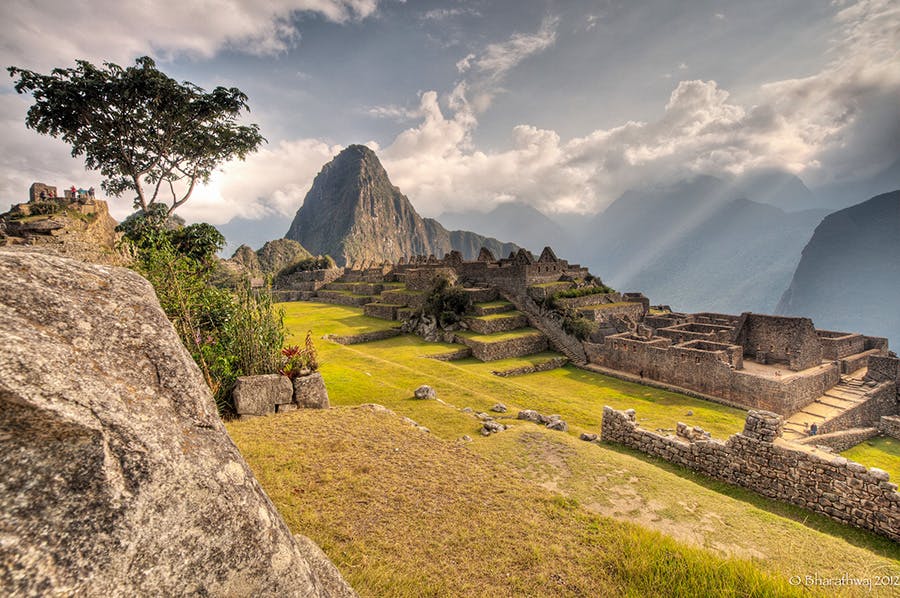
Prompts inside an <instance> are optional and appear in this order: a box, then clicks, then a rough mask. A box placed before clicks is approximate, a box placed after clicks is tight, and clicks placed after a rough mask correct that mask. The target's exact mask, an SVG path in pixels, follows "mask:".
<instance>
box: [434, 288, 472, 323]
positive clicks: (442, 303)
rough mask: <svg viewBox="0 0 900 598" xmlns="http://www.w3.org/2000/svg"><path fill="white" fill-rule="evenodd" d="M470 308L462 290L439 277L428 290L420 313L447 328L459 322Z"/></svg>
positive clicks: (467, 298) (470, 304)
mask: <svg viewBox="0 0 900 598" xmlns="http://www.w3.org/2000/svg"><path fill="white" fill-rule="evenodd" d="M471 306H472V303H471V301H470V299H469V296H468V295H467V294H466V293H465V291H463V290H462V288H460V287H458V286H453V285H451V284H450V281H449V280H447V279H446V278H443V277H441V278H438V279H437V280H435V282H434V284H433V285H432V286H431V289H429V291H428V296H427V297H426V298H425V305H424V306H423V307H422V311H423V313H425V314H428V315H430V316H433V317H434V318H436V319H437V321H438V322H439V323H440V324H441V325H442V326H448V325H450V324H455V323H456V322H459V321H460V319H461V318H462V316H463V314H465V313H466V312H467V311H468V310H469V308H470V307H471Z"/></svg>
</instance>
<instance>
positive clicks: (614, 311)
mask: <svg viewBox="0 0 900 598" xmlns="http://www.w3.org/2000/svg"><path fill="white" fill-rule="evenodd" d="M578 313H579V314H581V315H582V316H584V317H585V318H587V319H588V320H591V321H592V322H608V321H609V320H610V318H630V319H631V320H632V321H633V322H638V321H640V319H641V316H643V315H644V306H643V305H641V304H640V303H636V302H631V301H620V302H617V303H604V304H601V305H596V306H585V307H581V308H579V309H578Z"/></svg>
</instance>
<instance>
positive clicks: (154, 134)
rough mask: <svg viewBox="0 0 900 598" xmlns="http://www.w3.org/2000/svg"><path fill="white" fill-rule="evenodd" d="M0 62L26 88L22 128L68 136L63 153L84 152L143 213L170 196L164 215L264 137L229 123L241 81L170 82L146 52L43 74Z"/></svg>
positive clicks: (108, 185) (253, 128) (114, 191)
mask: <svg viewBox="0 0 900 598" xmlns="http://www.w3.org/2000/svg"><path fill="white" fill-rule="evenodd" d="M7 70H8V71H9V74H10V76H11V77H18V81H17V82H16V85H15V88H16V91H17V92H18V93H30V94H31V95H32V96H33V97H34V100H35V103H34V104H33V105H32V106H31V108H30V109H29V110H28V116H27V117H26V119H25V124H26V125H27V126H28V128H30V129H34V130H35V131H37V132H39V133H42V134H45V135H51V136H53V137H57V138H60V139H62V140H63V141H65V142H66V143H68V144H69V145H71V146H72V156H73V157H77V156H84V160H85V165H86V166H87V167H88V168H90V169H93V170H99V171H100V173H101V174H102V175H103V176H104V177H106V178H105V180H104V181H103V184H102V187H103V189H104V190H105V191H106V192H107V193H108V194H109V195H113V196H116V197H118V196H121V195H122V194H123V193H125V192H126V191H133V192H135V193H136V194H137V196H136V197H135V199H134V207H135V209H140V210H142V211H143V212H144V213H149V212H150V210H149V208H150V206H152V205H154V204H163V203H166V202H167V201H168V198H169V196H171V204H170V205H169V207H168V210H167V211H168V214H171V213H172V212H174V211H175V209H176V208H178V207H179V206H180V205H182V204H183V203H184V202H186V201H187V200H188V198H189V197H190V195H191V193H192V192H193V191H194V187H195V186H196V184H197V183H199V182H207V181H208V180H209V176H210V174H212V171H213V170H214V169H215V168H216V166H218V165H219V164H221V163H222V162H224V161H227V160H230V159H232V158H240V159H242V160H243V159H244V158H245V157H246V156H247V154H249V153H252V152H254V151H256V149H257V148H258V147H259V146H260V144H261V143H262V142H263V141H265V139H264V138H263V137H262V135H260V133H259V127H258V126H257V125H255V124H251V125H240V124H238V122H237V119H238V118H239V117H240V115H241V112H242V111H243V110H245V109H246V110H247V111H248V112H249V110H250V108H249V106H248V105H247V96H246V95H245V94H244V93H243V92H241V90H239V89H237V88H235V87H232V88H229V89H226V88H224V87H216V88H215V89H214V90H212V91H211V92H209V93H207V92H205V91H204V90H203V89H202V88H200V87H198V86H196V85H194V84H193V83H190V82H188V81H185V82H183V83H178V82H177V81H175V80H174V79H172V78H171V77H169V76H168V75H166V74H165V73H163V72H161V71H159V70H158V69H157V68H156V63H154V62H153V59H151V58H149V57H147V56H144V57H143V58H138V59H137V60H136V61H135V66H131V67H128V68H123V67H121V66H119V65H117V64H113V63H110V62H105V63H103V67H102V68H101V67H96V66H94V65H93V64H91V63H90V62H87V61H85V60H78V61H76V67H75V68H68V69H59V68H58V69H53V71H52V72H51V73H50V74H49V75H42V74H40V73H36V72H34V71H29V70H25V69H21V68H18V67H9V68H8V69H7Z"/></svg>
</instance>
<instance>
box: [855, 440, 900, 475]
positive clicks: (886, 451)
mask: <svg viewBox="0 0 900 598" xmlns="http://www.w3.org/2000/svg"><path fill="white" fill-rule="evenodd" d="M841 455H843V456H844V457H847V458H848V459H850V460H851V461H856V462H857V463H861V464H863V465H865V466H866V467H877V468H878V469H883V470H884V471H886V472H888V473H889V474H891V481H892V482H894V483H895V484H896V483H900V440H897V439H896V438H891V437H890V436H877V437H875V438H872V439H870V440H866V441H865V442H861V443H860V444H858V445H856V446H854V447H853V448H851V449H849V450H846V451H844V452H842V453H841Z"/></svg>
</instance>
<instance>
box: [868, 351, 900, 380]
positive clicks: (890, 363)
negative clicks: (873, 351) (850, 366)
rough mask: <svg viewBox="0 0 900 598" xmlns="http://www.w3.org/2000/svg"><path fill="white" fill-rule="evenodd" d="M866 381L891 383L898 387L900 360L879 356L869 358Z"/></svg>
mask: <svg viewBox="0 0 900 598" xmlns="http://www.w3.org/2000/svg"><path fill="white" fill-rule="evenodd" d="M866 379H867V380H875V381H876V382H886V381H893V382H896V383H897V384H898V385H900V359H897V358H896V357H884V356H879V355H873V356H872V357H869V371H868V373H867V374H866Z"/></svg>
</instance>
